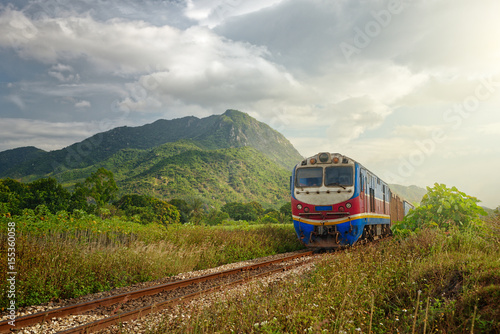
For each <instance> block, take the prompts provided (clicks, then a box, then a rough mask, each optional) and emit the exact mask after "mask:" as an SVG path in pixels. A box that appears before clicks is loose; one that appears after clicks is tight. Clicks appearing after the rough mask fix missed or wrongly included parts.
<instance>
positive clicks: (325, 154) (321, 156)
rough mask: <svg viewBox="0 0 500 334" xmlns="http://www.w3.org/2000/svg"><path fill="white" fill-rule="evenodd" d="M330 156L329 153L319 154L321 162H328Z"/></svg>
mask: <svg viewBox="0 0 500 334" xmlns="http://www.w3.org/2000/svg"><path fill="white" fill-rule="evenodd" d="M329 157H330V156H329V154H328V153H321V154H320V155H319V161H320V162H323V163H325V162H327V161H328V158H329Z"/></svg>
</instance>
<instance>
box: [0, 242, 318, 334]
mask: <svg viewBox="0 0 500 334" xmlns="http://www.w3.org/2000/svg"><path fill="white" fill-rule="evenodd" d="M311 254H312V251H306V252H302V253H299V254H294V255H291V256H287V257H283V258H279V259H274V260H270V261H263V262H259V263H255V264H251V265H248V266H242V267H238V268H234V269H229V270H225V271H222V272H218V273H213V274H207V275H203V276H199V277H193V278H189V279H185V280H182V281H177V282H171V283H165V284H161V285H156V286H153V287H149V288H145V289H139V290H134V291H129V292H125V293H121V294H118V295H115V296H109V297H104V298H100V299H97V300H91V301H87V302H82V303H78V304H74V305H69V306H63V307H60V308H55V309H52V310H47V311H42V312H37V313H34V314H30V315H26V316H23V317H19V318H16V320H15V327H12V326H11V325H10V324H9V322H10V320H5V321H2V322H0V333H9V332H11V329H12V330H19V329H20V328H23V327H27V326H30V325H33V324H37V323H42V322H50V321H51V320H52V318H62V317H65V316H68V315H77V314H82V313H84V312H88V311H91V310H94V309H96V308H98V307H101V306H109V305H113V304H119V303H125V302H128V301H130V300H134V299H137V298H140V297H144V296H149V295H155V294H158V293H160V292H164V291H170V290H174V289H177V288H182V287H185V286H188V285H191V284H195V283H200V282H204V281H208V280H211V279H216V278H220V277H224V276H228V275H233V274H235V273H238V272H242V271H246V270H253V269H257V268H260V267H265V266H268V265H271V264H274V263H279V262H284V261H288V260H292V259H295V258H299V257H304V256H308V255H311Z"/></svg>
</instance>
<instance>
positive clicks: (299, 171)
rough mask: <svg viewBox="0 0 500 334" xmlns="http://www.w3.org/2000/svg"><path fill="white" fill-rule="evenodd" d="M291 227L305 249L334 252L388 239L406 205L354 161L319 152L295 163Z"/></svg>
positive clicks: (292, 180) (386, 186)
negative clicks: (292, 226) (328, 249)
mask: <svg viewBox="0 0 500 334" xmlns="http://www.w3.org/2000/svg"><path fill="white" fill-rule="evenodd" d="M290 189H291V201H292V215H293V224H294V227H295V231H296V233H297V237H298V238H299V240H300V241H301V242H302V243H303V244H304V245H306V246H307V247H316V248H340V247H346V246H352V245H354V244H356V243H364V242H368V241H372V240H376V239H379V238H383V237H386V236H389V235H391V228H390V226H391V220H392V221H396V220H401V219H402V218H403V216H404V211H405V208H408V206H409V203H408V202H404V201H401V200H400V199H399V197H397V196H394V195H392V193H391V190H390V188H389V186H388V184H387V183H385V182H384V181H382V180H381V179H380V178H379V177H378V176H377V175H375V174H374V173H372V172H370V171H369V170H368V169H366V168H365V167H363V165H361V164H360V163H358V162H356V161H355V160H353V159H351V158H349V157H347V156H345V155H342V154H339V153H328V152H321V153H318V154H316V155H314V156H312V157H309V158H307V159H304V160H303V161H301V162H300V163H298V164H297V165H296V166H295V167H294V169H293V172H292V176H291V180H290Z"/></svg>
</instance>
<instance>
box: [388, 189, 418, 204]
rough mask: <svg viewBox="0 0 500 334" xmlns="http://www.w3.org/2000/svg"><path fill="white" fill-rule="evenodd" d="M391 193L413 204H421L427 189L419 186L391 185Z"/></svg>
mask: <svg viewBox="0 0 500 334" xmlns="http://www.w3.org/2000/svg"><path fill="white" fill-rule="evenodd" d="M389 187H390V188H391V191H392V192H393V193H395V194H396V195H398V196H399V197H401V198H404V199H405V200H407V201H408V202H410V203H412V204H420V201H421V200H422V197H424V195H425V194H427V189H425V188H421V187H417V186H414V185H412V186H402V185H400V184H390V185H389Z"/></svg>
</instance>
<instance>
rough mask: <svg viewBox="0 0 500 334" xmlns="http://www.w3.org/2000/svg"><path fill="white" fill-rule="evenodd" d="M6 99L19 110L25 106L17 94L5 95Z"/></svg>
mask: <svg viewBox="0 0 500 334" xmlns="http://www.w3.org/2000/svg"><path fill="white" fill-rule="evenodd" d="M6 100H7V101H9V102H11V103H13V104H15V105H16V106H17V107H18V108H19V109H21V110H24V109H25V108H26V106H25V104H24V101H23V100H22V99H21V97H19V96H18V95H9V96H7V97H6Z"/></svg>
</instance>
